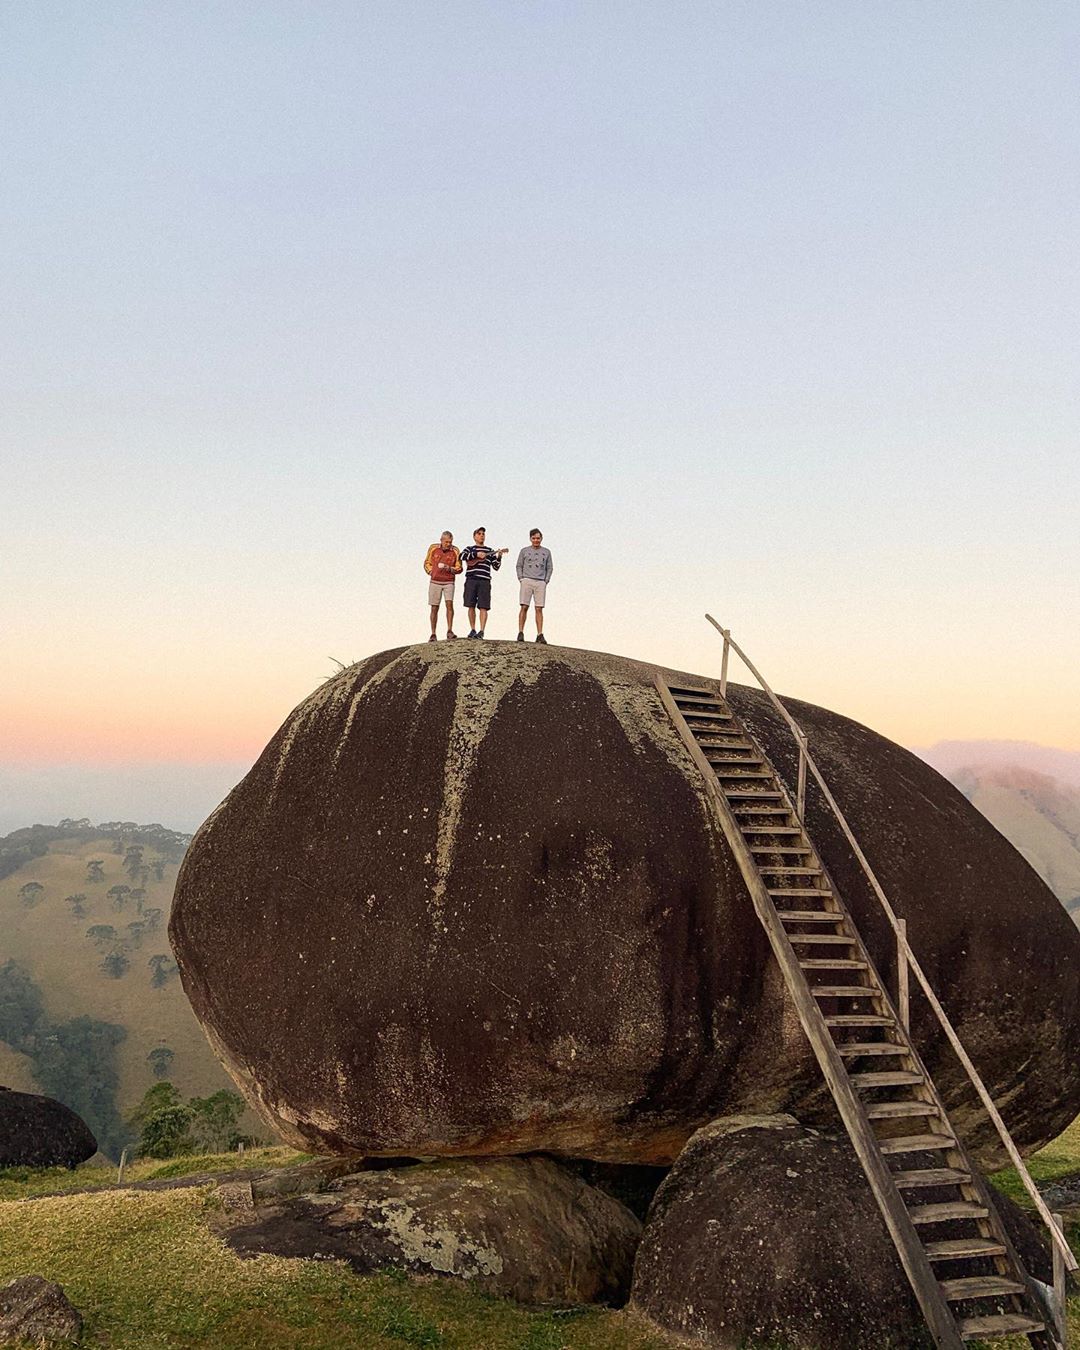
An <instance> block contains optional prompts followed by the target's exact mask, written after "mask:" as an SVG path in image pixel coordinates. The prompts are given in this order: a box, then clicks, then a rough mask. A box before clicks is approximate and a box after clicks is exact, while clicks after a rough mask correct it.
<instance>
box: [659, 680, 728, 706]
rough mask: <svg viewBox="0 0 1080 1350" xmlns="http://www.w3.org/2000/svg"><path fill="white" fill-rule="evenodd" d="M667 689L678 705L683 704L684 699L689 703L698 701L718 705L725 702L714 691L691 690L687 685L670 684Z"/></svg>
mask: <svg viewBox="0 0 1080 1350" xmlns="http://www.w3.org/2000/svg"><path fill="white" fill-rule="evenodd" d="M667 689H668V693H669V694H670V695H671V697H672V698H673V699H674V700H675V702H676V703H681V702H682V701H683V700H684V699H685V700H687V701H688V702H692V701H693V700H694V699H698V700H700V701H702V702H704V703H715V704H717V705H720V704H721V703H722V702H723V700H722V699H721V697H720V695H719V694H718V693H717V692H716V691H715V690H714V689H691V688H689V687H688V686H687V685H685V684H669V685H668V687H667Z"/></svg>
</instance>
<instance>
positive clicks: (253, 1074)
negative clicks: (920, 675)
mask: <svg viewBox="0 0 1080 1350" xmlns="http://www.w3.org/2000/svg"><path fill="white" fill-rule="evenodd" d="M656 673H657V668H656V667H653V666H649V665H645V664H643V663H640V662H635V661H630V660H625V659H623V658H619V657H615V656H607V655H603V654H599V653H595V652H586V651H576V650H571V649H566V648H558V647H552V646H549V647H547V648H544V647H536V646H534V645H532V644H529V645H528V646H524V645H522V646H518V645H516V644H513V643H496V642H490V641H489V642H484V643H464V642H459V643H445V644H444V643H439V644H437V645H430V646H428V645H426V644H425V645H423V646H416V647H409V648H404V649H401V650H398V651H390V652H383V653H381V654H380V655H378V656H374V657H371V658H370V659H369V660H367V661H364V662H361V663H360V664H358V665H355V666H352V667H350V668H348V669H347V670H345V671H343V672H342V673H341V674H340V675H339V676H337V677H336V678H334V679H333V680H330V681H328V682H327V683H326V684H325V685H323V686H322V687H321V688H320V689H319V690H318V691H317V692H316V693H314V694H313V695H312V696H311V697H310V698H308V699H306V700H305V701H304V702H303V703H302V704H301V705H300V706H299V707H298V708H297V709H296V710H295V712H293V713H292V715H291V716H290V717H289V718H288V720H287V721H286V723H285V725H284V726H283V727H282V728H281V730H280V731H279V732H278V734H277V735H276V736H275V737H274V739H273V740H272V741H271V743H270V745H269V746H268V747H267V749H266V750H265V751H264V752H263V754H262V756H261V757H260V758H259V760H258V762H257V763H256V765H255V766H254V768H253V769H252V770H251V772H250V773H249V774H248V775H247V777H246V778H245V779H244V780H243V782H242V783H240V784H239V786H238V787H236V788H235V789H234V790H233V792H232V793H231V794H230V795H229V797H228V798H227V799H226V801H225V802H224V803H223V804H222V805H221V806H220V807H219V808H218V809H217V810H216V811H215V812H214V814H213V815H212V816H211V817H210V819H209V820H208V821H207V822H206V823H205V824H204V825H203V827H202V829H201V830H200V831H199V833H198V835H197V836H196V838H195V840H194V842H193V843H192V845H191V848H190V849H189V851H188V854H187V857H186V859H185V861H184V864H183V867H182V870H181V873H180V877H179V880H178V884H177V889H176V899H175V904H174V908H173V914H172V921H171V930H170V931H171V936H172V941H173V945H174V949H175V951H176V955H177V960H178V962H179V965H180V971H181V977H182V979H183V982H184V987H185V989H186V990H187V993H188V995H189V997H190V999H191V1002H192V1005H193V1007H194V1009H195V1011H196V1013H197V1015H198V1017H199V1018H200V1020H201V1021H202V1023H203V1025H204V1027H205V1028H206V1030H207V1033H208V1035H209V1037H210V1039H211V1041H212V1043H213V1045H214V1047H215V1048H216V1050H217V1051H218V1053H219V1054H220V1056H221V1058H222V1059H223V1061H224V1062H225V1064H226V1066H227V1067H228V1068H229V1070H230V1072H231V1073H232V1074H233V1076H234V1078H235V1079H236V1081H237V1083H238V1085H239V1086H240V1087H241V1089H242V1090H243V1091H244V1093H245V1094H246V1095H247V1097H248V1099H249V1100H250V1101H251V1102H252V1104H253V1105H254V1106H255V1107H256V1108H257V1109H258V1110H259V1111H260V1112H261V1113H262V1115H263V1116H264V1118H265V1119H266V1120H267V1121H268V1122H269V1123H270V1124H271V1125H272V1126H273V1127H274V1128H276V1129H277V1130H278V1131H279V1132H280V1133H281V1134H282V1135H283V1136H284V1137H285V1138H287V1139H288V1140H290V1141H292V1142H294V1143H295V1144H297V1145H299V1146H302V1147H308V1148H312V1147H314V1148H315V1149H319V1150H329V1151H340V1152H350V1151H352V1152H358V1153H362V1154H367V1155H387V1156H395V1155H410V1156H428V1155H436V1156H439V1155H452V1154H510V1153H523V1152H530V1151H545V1152H551V1153H558V1154H562V1155H565V1156H570V1157H582V1158H592V1159H596V1160H600V1161H611V1162H636V1163H649V1164H667V1163H670V1162H671V1161H672V1160H673V1159H674V1158H675V1157H676V1156H677V1154H678V1153H679V1150H680V1149H681V1148H682V1146H683V1144H684V1143H685V1141H686V1140H687V1138H688V1137H689V1136H690V1134H691V1133H692V1132H693V1131H694V1129H696V1128H697V1127H698V1126H699V1125H701V1124H703V1123H704V1122H706V1121H707V1120H710V1119H712V1118H714V1117H715V1116H717V1115H719V1114H724V1113H734V1112H745V1111H756V1112H772V1111H777V1110H792V1111H794V1112H795V1113H796V1114H800V1115H803V1114H805V1113H807V1112H809V1111H810V1110H811V1109H812V1108H814V1107H815V1103H816V1105H817V1107H818V1108H821V1103H822V1100H823V1089H822V1087H821V1079H820V1074H819V1072H818V1070H817V1067H816V1063H815V1062H814V1061H813V1059H812V1057H811V1055H810V1052H809V1050H808V1047H807V1044H806V1040H805V1037H804V1035H803V1033H802V1030H801V1028H800V1026H799V1024H798V1022H797V1021H796V1019H795V1017H794V1014H793V1012H792V1010H791V1007H790V1003H789V1000H788V998H787V996H786V991H785V989H784V987H783V983H782V980H781V978H780V975H779V972H778V969H777V966H776V963H775V961H774V960H773V959H772V956H771V952H770V949H769V946H768V943H767V941H766V938H765V935H764V932H763V930H762V928H761V926H760V924H759V922H758V920H757V918H756V916H755V914H754V910H753V907H752V905H751V903H750V900H749V897H748V895H747V892H746V890H745V887H744V885H743V882H742V878H741V876H740V874H739V871H738V868H737V866H736V864H735V862H734V859H733V858H732V856H731V854H730V853H729V851H728V849H727V846H726V844H725V842H724V840H723V837H722V834H721V832H720V830H719V828H718V827H717V825H716V823H715V821H714V819H713V817H712V815H711V813H710V809H709V806H708V802H707V799H706V795H705V792H704V791H703V787H702V782H701V780H700V777H699V774H698V770H697V769H696V768H695V766H694V764H693V762H692V761H691V759H690V757H689V755H688V753H687V752H686V750H685V748H684V747H683V744H682V742H681V741H680V739H679V737H678V736H677V734H676V732H675V730H674V728H673V727H672V725H671V723H670V721H669V719H668V717H667V715H666V714H665V712H664V709H663V706H662V704H661V702H660V699H659V697H658V696H657V693H656V690H655V688H654V685H653V679H654V676H655V674H656ZM669 674H671V675H672V677H674V672H669ZM730 697H731V701H732V704H733V705H734V706H735V707H736V708H737V710H738V711H739V712H741V713H743V714H744V715H745V716H746V717H747V718H748V720H749V721H750V723H751V724H752V725H753V727H754V728H755V730H756V731H757V732H758V734H759V735H760V737H761V739H762V741H763V743H764V744H765V746H766V748H767V749H768V751H769V752H770V754H772V755H774V756H775V758H776V759H777V761H778V764H779V766H780V767H781V769H782V771H783V772H785V773H786V774H787V775H788V776H789V778H790V777H792V776H793V760H792V758H791V756H790V754H789V750H788V745H787V735H786V733H784V734H783V735H781V731H780V729H779V724H778V722H777V719H776V718H774V717H773V716H772V715H771V713H770V711H769V709H768V706H767V704H766V702H765V699H764V696H763V695H758V694H757V693H755V692H753V691H750V690H748V689H744V688H741V687H738V686H735V687H732V689H731V690H730ZM791 707H792V709H793V711H794V712H795V714H796V716H797V717H799V718H800V719H801V720H802V721H803V723H804V724H805V726H806V727H807V728H808V730H809V733H810V743H811V746H812V748H813V749H814V751H815V753H816V754H817V755H818V756H819V757H820V760H821V763H822V765H823V767H824V769H825V770H826V772H827V773H828V775H829V777H830V779H831V781H832V783H833V786H834V790H835V792H836V795H837V797H838V798H839V800H840V802H841V804H842V806H843V808H844V809H845V810H846V811H847V812H848V814H849V816H850V818H851V820H852V822H853V824H854V826H855V828H856V830H857V831H858V833H859V835H860V838H861V839H862V841H863V844H864V847H865V849H866V852H867V853H868V854H869V856H870V858H871V861H872V863H873V865H874V867H875V868H876V869H877V870H878V873H879V875H880V876H881V878H882V880H883V882H884V884H885V886H886V887H887V889H888V891H889V893H890V894H891V895H892V897H893V899H894V901H895V904H896V906H897V908H898V909H899V911H900V913H901V914H904V915H906V916H907V918H908V921H909V924H910V932H911V936H912V940H913V942H914V945H915V947H916V949H917V950H918V951H919V952H920V953H921V954H922V955H923V958H924V961H925V964H926V967H927V969H928V971H929V972H930V974H931V976H932V977H933V979H934V980H935V983H936V986H937V988H938V990H939V991H940V993H941V996H942V998H943V999H944V1001H945V1003H946V1004H947V1006H948V1007H949V1009H950V1011H951V1012H952V1013H953V1015H954V1017H955V1018H956V1021H957V1023H958V1025H959V1027H960V1029H961V1031H962V1033H963V1035H964V1036H965V1038H966V1040H967V1043H968V1045H969V1048H970V1050H971V1052H972V1054H973V1056H974V1058H975V1060H976V1061H977V1063H978V1064H979V1066H980V1067H981V1069H982V1070H983V1072H984V1073H985V1075H986V1076H987V1079H988V1081H989V1083H990V1085H991V1088H992V1090H993V1091H994V1093H995V1095H996V1097H997V1099H998V1101H999V1102H1000V1104H1001V1107H1002V1109H1003V1110H1004V1112H1005V1114H1006V1117H1007V1119H1008V1121H1009V1123H1010V1125H1011V1126H1012V1128H1013V1130H1014V1131H1015V1132H1016V1135H1017V1137H1018V1138H1019V1140H1020V1141H1021V1143H1022V1144H1024V1145H1027V1146H1031V1145H1036V1144H1041V1143H1042V1142H1044V1141H1045V1140H1047V1139H1048V1138H1050V1137H1051V1136H1053V1135H1054V1134H1055V1133H1057V1132H1058V1131H1060V1130H1061V1129H1062V1128H1063V1127H1064V1126H1065V1125H1066V1124H1067V1123H1068V1122H1069V1121H1070V1120H1071V1119H1072V1118H1073V1117H1074V1116H1075V1115H1076V1114H1077V1112H1078V1111H1080V1061H1078V1059H1077V1057H1076V1056H1075V1054H1074V1053H1072V1051H1071V1047H1072V1046H1075V1044H1076V1042H1077V1037H1078V1036H1080V932H1078V931H1077V929H1076V928H1075V926H1074V925H1073V924H1072V923H1071V922H1070V920H1069V919H1068V916H1067V915H1066V914H1065V912H1064V910H1063V908H1062V907H1061V905H1060V904H1059V903H1058V902H1057V901H1056V900H1055V898H1054V897H1053V895H1052V894H1051V893H1050V892H1049V891H1048V890H1047V888H1046V887H1045V886H1044V885H1043V884H1042V882H1041V881H1040V880H1039V878H1038V877H1037V876H1036V875H1035V873H1034V872H1033V871H1032V870H1031V869H1030V868H1029V867H1028V866H1027V864H1026V863H1025V862H1024V861H1023V859H1022V858H1021V857H1020V856H1019V854H1018V853H1016V852H1015V850H1014V849H1012V847H1011V846H1010V845H1009V844H1008V843H1006V841H1005V840H1004V839H1003V838H1002V837H1001V836H1000V835H999V834H998V833H997V832H996V831H995V830H994V829H993V828H992V827H991V826H990V825H989V824H988V823H987V822H986V821H985V820H984V819H983V817H982V816H981V815H979V813H978V812H977V811H976V810H975V809H974V808H973V807H972V806H971V805H970V804H969V803H968V802H967V801H966V800H965V799H964V798H963V796H962V795H961V794H960V793H959V792H957V791H956V790H955V789H954V788H953V787H952V786H951V785H950V784H949V783H948V782H947V781H946V780H945V779H943V778H942V777H940V776H939V775H938V774H937V773H936V772H935V771H934V770H933V769H931V768H929V767H928V766H927V765H926V764H924V763H923V762H922V761H920V760H919V759H917V758H916V757H915V756H914V755H911V754H909V753H908V752H907V751H905V750H903V749H901V748H900V747H899V746H897V745H894V744H892V743H891V742H889V741H887V740H884V739H883V738H882V737H880V736H877V735H875V734H874V733H873V732H871V731H868V730H867V729H866V728H865V727H861V726H859V725H858V724H857V723H854V722H851V721H849V720H848V719H846V718H844V717H840V716H838V715H837V714H835V713H831V712H827V711H825V710H824V709H821V708H814V707H811V706H810V705H806V704H801V703H797V702H794V701H793V702H792V703H791ZM811 823H812V827H813V830H814V832H815V835H816V836H817V837H818V839H819V843H820V849H821V852H822V854H823V856H824V858H825V861H826V864H827V866H828V867H829V868H830V870H831V871H832V872H833V873H834V874H835V875H836V877H837V878H838V879H839V880H840V881H841V882H842V883H843V885H844V886H845V887H847V888H848V889H849V890H850V901H851V905H852V908H853V910H854V912H855V914H856V917H857V919H858V921H859V922H860V923H861V924H862V925H863V926H864V928H865V931H866V934H867V937H868V940H869V943H870V946H871V949H872V950H873V952H874V954H875V957H876V958H877V959H879V960H880V961H881V962H882V964H883V966H884V967H886V969H891V966H892V944H891V942H890V939H889V934H888V932H887V931H886V929H885V927H884V926H883V922H882V921H881V919H880V918H879V916H878V914H877V911H876V907H875V906H876V902H875V901H874V900H873V899H872V897H870V896H869V895H868V893H867V891H866V888H865V886H864V885H863V884H862V883H861V881H860V879H859V877H858V876H857V875H856V874H855V872H854V871H853V868H852V865H851V863H850V860H849V858H848V856H847V849H846V845H844V844H843V841H842V839H841V838H840V836H839V835H838V833H837V832H836V830H835V828H834V827H833V826H832V825H831V824H830V823H829V822H828V821H826V820H824V819H823V818H822V816H821V813H820V811H819V809H818V807H817V806H816V805H812V807H811ZM916 1026H917V1029H918V1032H919V1038H920V1041H921V1044H922V1047H923V1049H924V1052H925V1054H926V1056H927V1058H928V1060H929V1062H930V1064H931V1067H932V1068H933V1069H934V1071H935V1072H938V1073H939V1074H940V1076H941V1087H942V1089H943V1091H944V1092H945V1094H946V1096H947V1097H948V1098H949V1099H950V1100H952V1101H958V1102H960V1104H961V1108H962V1112H961V1119H960V1124H961V1126H962V1128H963V1129H964V1130H965V1131H966V1132H967V1134H968V1137H969V1139H971V1140H972V1141H973V1142H974V1143H975V1144H976V1145H977V1146H978V1147H980V1148H983V1149H984V1156H989V1154H990V1153H992V1150H986V1149H985V1145H986V1143H987V1136H986V1134H985V1133H984V1132H982V1131H981V1127H980V1126H979V1123H978V1120H977V1118H976V1116H975V1115H974V1113H970V1112H966V1108H964V1102H965V1101H966V1100H967V1099H966V1098H965V1096H964V1093H963V1085H962V1081H961V1079H960V1077H959V1075H958V1072H957V1070H956V1067H955V1063H954V1061H953V1059H952V1057H951V1054H950V1053H948V1052H947V1051H945V1050H944V1048H943V1043H942V1039H941V1037H940V1035H939V1034H938V1033H937V1031H936V1028H935V1027H934V1026H933V1025H931V1024H929V1023H928V1022H927V1021H926V1020H925V1018H924V1017H923V1015H922V1011H921V1010H920V1009H919V1008H918V1005H917V1007H916ZM827 1106H828V1103H827V1101H826V1103H825V1108H824V1109H827Z"/></svg>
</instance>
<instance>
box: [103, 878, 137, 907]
mask: <svg viewBox="0 0 1080 1350" xmlns="http://www.w3.org/2000/svg"><path fill="white" fill-rule="evenodd" d="M105 894H106V895H107V896H108V898H109V899H110V900H111V901H112V907H113V909H115V910H116V912H117V913H119V912H120V911H121V910H122V909H123V908H124V906H125V905H126V904H127V900H128V896H129V895H130V894H131V887H130V886H124V885H119V886H110V887H109V889H108V890H107V891H106V892H105Z"/></svg>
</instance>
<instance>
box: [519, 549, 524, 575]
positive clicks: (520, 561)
mask: <svg viewBox="0 0 1080 1350" xmlns="http://www.w3.org/2000/svg"><path fill="white" fill-rule="evenodd" d="M524 571H525V550H524V549H522V550H521V552H520V553H519V554H518V560H517V577H518V581H520V580H521V577H522V573H523V572H524Z"/></svg>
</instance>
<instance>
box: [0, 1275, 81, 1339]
mask: <svg viewBox="0 0 1080 1350" xmlns="http://www.w3.org/2000/svg"><path fill="white" fill-rule="evenodd" d="M81 1331H82V1314H81V1313H80V1312H79V1311H78V1309H77V1308H73V1307H72V1305H71V1304H70V1303H69V1302H68V1298H67V1295H66V1294H65V1293H64V1291H63V1289H61V1287H60V1286H59V1285H58V1284H53V1283H52V1281H51V1280H45V1279H42V1277H41V1276H40V1275H20V1276H19V1278H18V1279H17V1280H12V1281H11V1283H10V1284H6V1285H4V1287H3V1288H2V1289H0V1344H4V1345H8V1344H18V1345H39V1346H45V1345H60V1344H62V1343H63V1342H64V1341H76V1340H78V1338H79V1334H80V1333H81Z"/></svg>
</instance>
